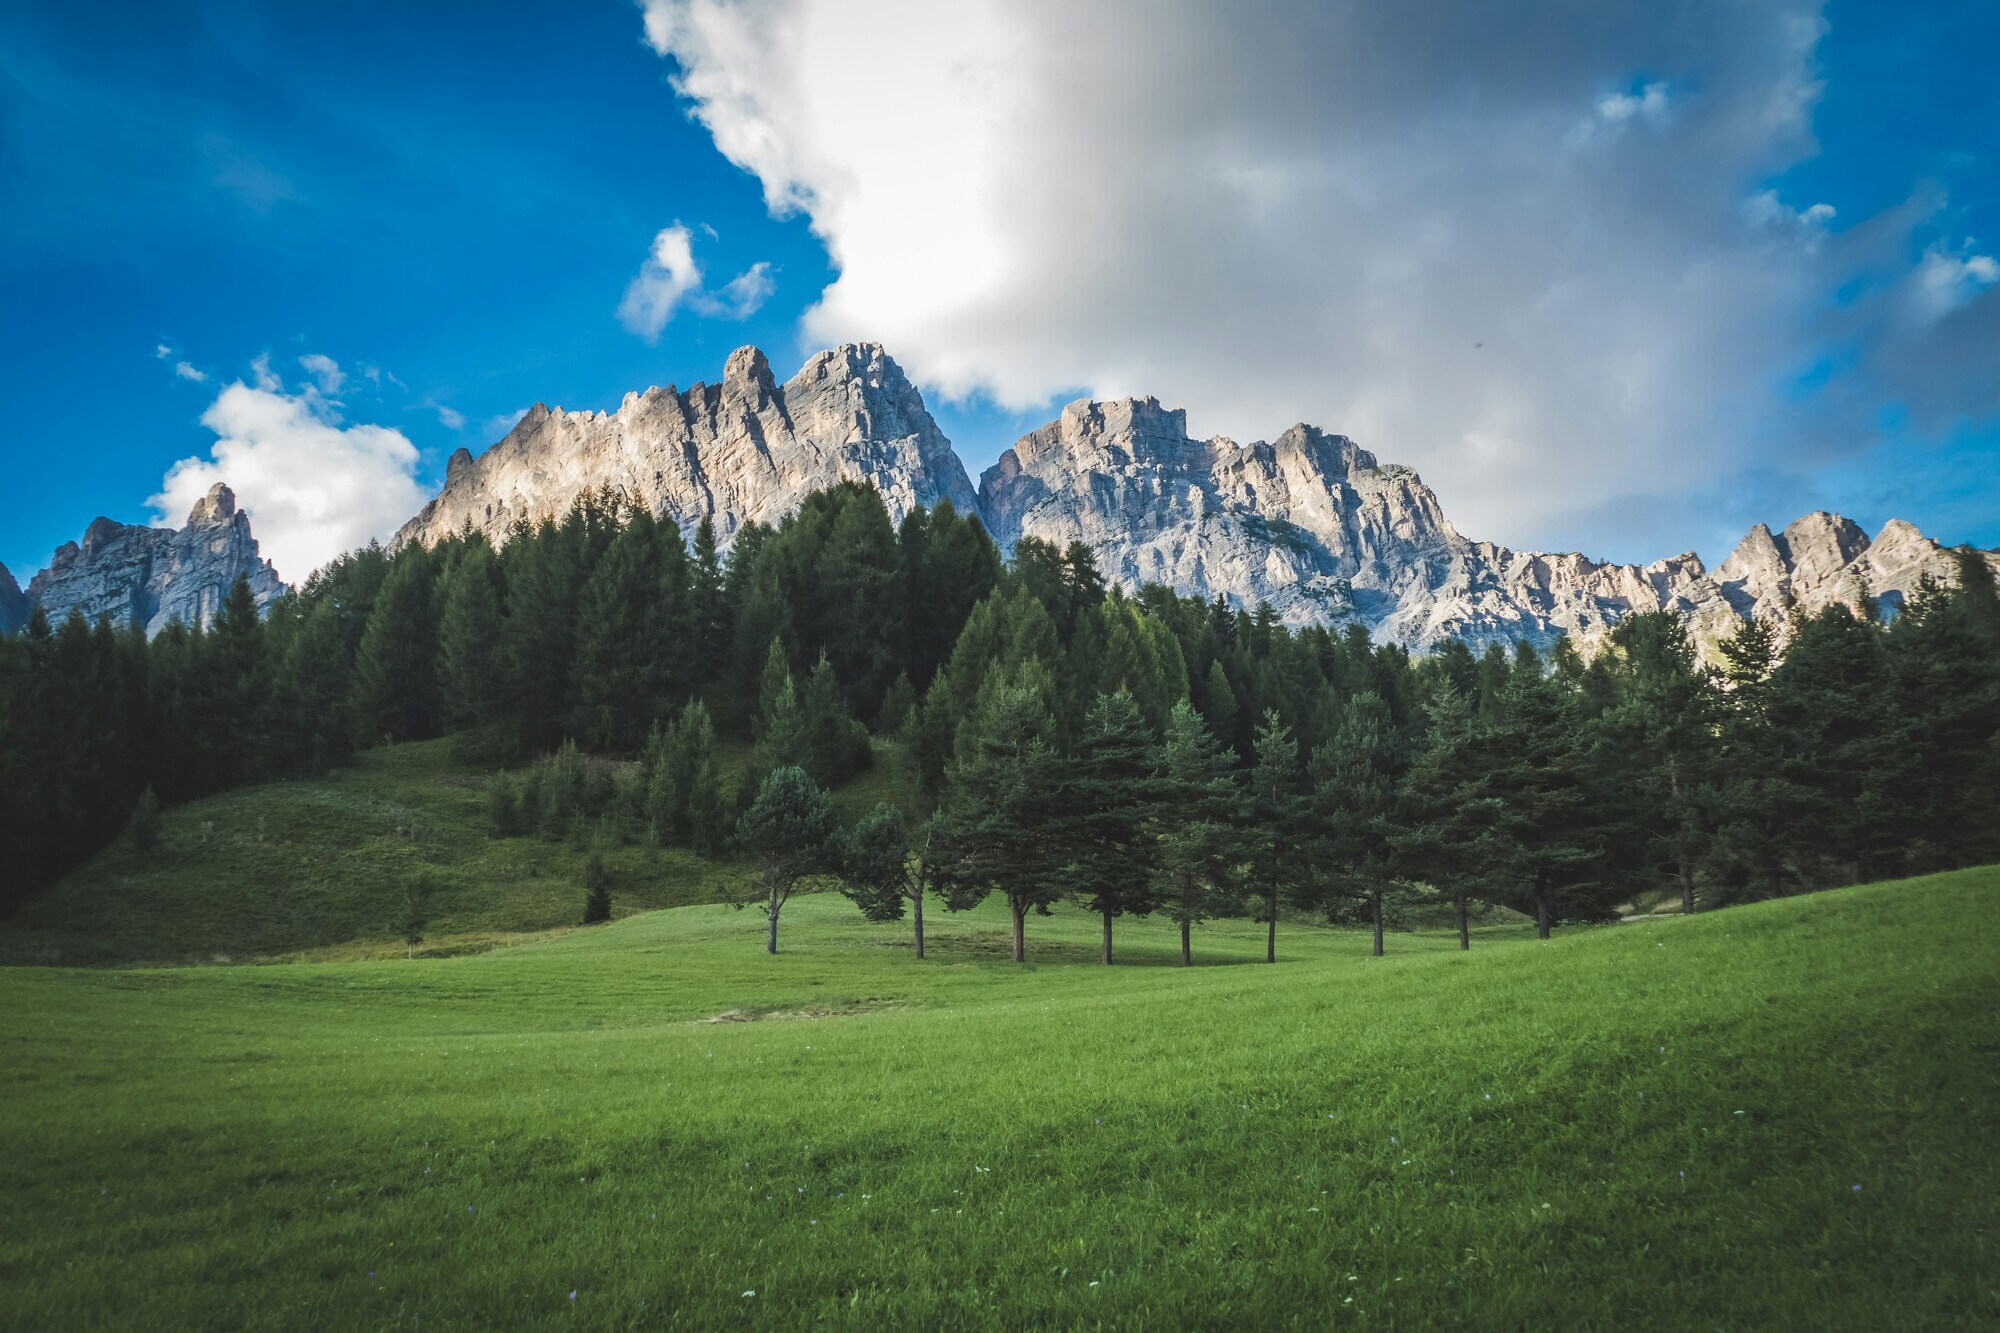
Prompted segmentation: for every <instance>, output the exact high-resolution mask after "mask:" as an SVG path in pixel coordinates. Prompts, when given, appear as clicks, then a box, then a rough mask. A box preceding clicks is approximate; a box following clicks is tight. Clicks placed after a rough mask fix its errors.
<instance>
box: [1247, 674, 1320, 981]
mask: <svg viewBox="0 0 2000 1333" xmlns="http://www.w3.org/2000/svg"><path fill="white" fill-rule="evenodd" d="M1251 748H1252V752H1253V753H1254V754H1255V756H1256V761H1255V762H1254V763H1253V764H1252V765H1251V768H1250V798H1251V810H1252V812H1253V816H1254V818H1255V820H1256V825H1257V838H1256V841H1255V843H1254V845H1253V848H1252V855H1251V860H1250V865H1251V871H1252V875H1253V877H1254V883H1255V885H1256V901H1257V910H1256V912H1255V914H1254V917H1255V919H1256V920H1258V921H1261V922H1263V923H1264V924H1265V931H1266V933H1265V943H1264V961H1265V962H1267V963H1275V962H1277V961H1278V909H1279V907H1280V905H1281V904H1282V903H1283V902H1284V901H1285V900H1287V899H1288V898H1292V897H1296V896H1297V895H1298V894H1299V893H1300V890H1301V888H1302V886H1303V883H1304V881H1303V880H1302V878H1301V873H1300V872H1301V869H1302V867H1301V866H1300V864H1299V857H1298V851H1297V846H1296V841H1297V837H1298V831H1299V829H1300V828H1301V827H1302V825H1303V824H1304V822H1305V813H1306V798H1305V792H1304V783H1305V774H1304V771H1303V770H1302V769H1301V768H1300V765H1299V743H1298V741H1297V740H1295V739H1293V736H1292V729H1291V728H1290V727H1288V726H1286V725H1285V723H1284V719H1283V718H1281V717H1279V716H1278V714H1277V711H1276V710H1275V709H1273V710H1266V712H1265V713H1264V719H1263V721H1262V722H1261V723H1259V724H1258V727H1257V738H1256V740H1255V742H1254V743H1253V744H1252V747H1251Z"/></svg>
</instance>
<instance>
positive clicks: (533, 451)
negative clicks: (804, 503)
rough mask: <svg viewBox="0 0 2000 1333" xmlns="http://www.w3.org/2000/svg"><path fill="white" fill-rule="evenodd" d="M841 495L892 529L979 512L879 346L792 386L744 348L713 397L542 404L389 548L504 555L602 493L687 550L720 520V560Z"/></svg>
mask: <svg viewBox="0 0 2000 1333" xmlns="http://www.w3.org/2000/svg"><path fill="white" fill-rule="evenodd" d="M841 481H866V482H869V483H871V484H873V485H874V486H875V487H876V489H878V490H880V491H881V492H882V497H883V499H884V500H886V501H887V502H888V506H889V512H890V515H891V516H892V517H893V518H895V519H896V520H898V521H901V519H902V516H903V515H904V514H906V513H908V512H909V511H910V510H911V509H913V508H915V507H916V506H918V505H935V504H936V503H937V502H938V501H940V500H950V501H951V502H952V503H953V504H954V505H955V506H957V507H958V508H959V509H961V510H963V511H965V512H971V511H973V510H974V509H976V508H977V505H978V498H977V496H975V495H974V493H973V490H972V482H971V480H970V479H969V478H968V477H967V476H966V475H965V468H964V466H963V465H962V464H961V463H960V462H959V461H958V455H957V454H956V453H954V452H953V451H952V447H951V441H949V440H947V439H946V438H945V437H944V433H943V432H942V431H940V430H939V429H938V427H937V423H936V422H935V421H933V420H931V414H930V413H929V411H927V410H926V409H925V407H924V399H923V395H922V394H920V393H918V392H917V389H916V386H915V385H913V384H911V383H910V381H909V379H908V378H907V377H905V376H904V374H903V371H902V368H901V367H900V366H898V365H897V364H896V362H895V361H894V360H893V359H892V358H891V357H890V356H889V354H888V353H887V352H885V351H883V350H882V348H881V347H879V346H877V345H876V344H873V343H859V344H848V345H846V346H843V347H836V348H834V349H833V350H831V351H827V352H821V353H820V354H819V355H817V356H815V357H813V358H812V359H811V360H810V361H808V362H806V364H805V366H804V367H803V368H802V369H801V370H800V371H799V373H798V374H796V375H794V376H792V378H791V379H789V380H787V381H786V382H785V383H783V384H778V383H777V382H776V381H775V380H774V379H773V378H772V375H771V366H770V363H769V362H768V361H766V360H765V358H764V354H763V353H762V352H760V351H758V350H757V349H756V348H754V347H744V348H739V349H738V350H737V351H736V352H734V353H733V354H731V356H730V358H729V361H728V364H727V365H725V366H724V367H723V371H722V381H721V383H719V384H706V383H703V384H696V385H695V386H694V387H693V388H691V389H688V390H686V391H685V392H682V391H680V390H677V389H675V388H674V387H673V386H672V385H668V386H667V387H666V388H664V389H658V388H655V389H648V390H646V392H644V393H643V394H641V393H628V394H626V395H625V401H624V402H623V403H622V404H620V406H619V408H618V410H617V411H616V412H565V411H564V410H562V409H561V408H555V409H554V410H551V409H549V408H548V407H545V406H543V405H542V404H540V403H537V404H535V406H534V408H533V409H532V410H531V411H529V413H528V414H527V415H526V416H524V417H522V418H521V420H520V422H519V424H517V425H516V426H515V427H514V429H513V430H511V431H509V432H508V434H507V437H506V438H505V439H503V440H501V441H500V442H499V443H498V444H496V445H494V446H493V447H492V448H491V449H488V450H487V451H486V452H485V453H483V454H481V455H480V456H479V457H477V458H474V457H473V456H472V455H471V454H470V453H468V452H466V451H465V450H463V449H461V450H459V451H458V452H457V453H456V454H454V455H452V457H451V461H450V463H449V464H448V466H447V469H446V476H445V484H444V489H443V490H442V491H440V492H439V493H438V497H437V498H436V499H435V500H433V501H431V502H430V503H429V504H427V505H425V506H424V508H423V512H421V513H419V514H418V515H417V516H416V517H415V518H413V519H411V520H410V521H409V522H408V523H407V524H405V525H404V526H403V529H402V530H401V531H400V532H398V533H397V534H396V540H397V542H399V543H401V542H407V541H421V542H425V543H433V542H436V541H438V540H440V539H441V538H443V537H446V536H449V535H450V534H452V533H455V532H458V531H459V530H461V529H462V528H463V527H464V526H465V525H466V524H467V523H470V524H471V525H472V526H473V527H474V528H476V529H478V530H479V531H481V532H484V533H486V534H487V535H488V536H489V537H491V538H493V539H494V540H495V541H496V542H501V541H504V540H505V539H506V535H507V529H508V528H509V527H510V526H512V525H513V524H514V522H515V521H517V520H519V519H527V520H529V521H531V522H533V521H538V520H540V519H543V518H549V517H554V516H559V515H561V514H562V513H563V512H564V511H565V510H567V509H568V508H569V507H570V505H571V504H572V503H573V502H574V501H575V500H576V499H577V498H578V497H579V496H581V495H584V494H586V493H587V492H590V491H594V490H598V489H600V488H604V487H609V488H610V489H611V490H613V491H614V492H617V493H619V494H622V495H624V496H626V497H627V498H629V499H630V500H632V501H634V502H637V503H640V504H644V505H646V506H648V507H650V508H651V509H652V511H653V512H654V513H655V514H658V515H660V516H662V517H665V518H668V519H671V520H672V521H673V522H675V523H676V524H678V525H679V526H680V528H681V530H682V532H683V533H684V534H687V535H690V536H691V535H692V534H693V533H694V530H695V529H696V527H698V526H699V525H700V523H701V520H702V519H703V518H704V517H708V516H712V517H713V518H714V519H715V529H716V537H717V540H718V541H719V542H720V543H721V544H722V545H724V546H727V545H728V544H729V542H730V540H731V539H732V538H734V536H735V535H736V532H737V530H738V529H739V528H741V527H742V525H743V524H745V523H747V522H750V521H752V520H755V521H757V522H762V523H772V522H775V521H777V520H778V519H780V518H782V517H783V516H784V515H785V514H787V513H789V512H791V511H792V510H793V509H795V508H796V507H797V506H798V503H799V501H800V500H801V499H803V498H804V497H805V496H806V495H807V494H808V493H810V492H812V491H814V490H819V489H822V488H824V487H827V486H831V485H833V484H835V483H836V482H841Z"/></svg>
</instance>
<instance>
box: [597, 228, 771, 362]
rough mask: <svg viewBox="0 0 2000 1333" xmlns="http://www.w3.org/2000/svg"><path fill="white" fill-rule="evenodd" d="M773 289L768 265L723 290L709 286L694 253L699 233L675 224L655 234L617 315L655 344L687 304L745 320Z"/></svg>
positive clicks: (711, 232)
mask: <svg viewBox="0 0 2000 1333" xmlns="http://www.w3.org/2000/svg"><path fill="white" fill-rule="evenodd" d="M702 230H703V231H704V232H706V233H707V234H708V235H709V236H710V237H711V238H712V237H713V236H714V235H715V230H714V228H712V227H709V226H708V225H707V224H703V226H702ZM771 291H772V282H771V266H770V265H769V264H764V263H759V264H753V265H751V266H750V268H748V269H746V270H745V271H744V272H742V273H739V274H737V275H736V276H735V277H734V278H731V279H730V280H729V281H728V282H727V283H725V284H724V285H723V287H722V290H721V291H719V292H708V291H706V290H704V289H703V287H702V273H701V265H699V264H698V263H696V262H695V257H694V236H693V234H692V233H691V232H690V231H689V230H688V229H687V228H686V227H685V226H683V225H682V224H680V223H678V222H676V223H674V225H673V226H671V227H663V228H661V229H660V232H659V234H658V235H656V236H654V237H653V244H652V246H651V248H650V249H649V250H648V252H647V254H646V262H645V263H644V264H642V265H641V266H640V268H639V275H638V276H637V277H635V278H633V279H632V282H631V285H629V286H628V287H626V289H625V299H624V300H623V301H622V302H620V303H619V306H618V318H619V321H620V322H621V323H623V324H624V325H625V327H626V328H628V329H630V330H631V331H632V332H634V333H636V334H638V335H639V336H640V337H642V338H644V339H646V341H648V342H652V341H654V340H655V339H657V338H658V337H659V336H660V330H661V329H664V328H665V327H666V326H667V321H668V320H670V319H672V318H673V317H674V311H675V310H677V309H679V308H680V307H681V306H683V305H685V306H686V307H687V308H688V309H690V310H693V311H694V312H695V313H697V314H701V315H707V316H710V317H713V318H719V319H745V318H748V317H749V316H750V315H751V314H754V313H755V312H756V310H757V309H758V307H760V306H762V305H763V304H764V302H765V300H766V299H768V298H769V297H770V295H771Z"/></svg>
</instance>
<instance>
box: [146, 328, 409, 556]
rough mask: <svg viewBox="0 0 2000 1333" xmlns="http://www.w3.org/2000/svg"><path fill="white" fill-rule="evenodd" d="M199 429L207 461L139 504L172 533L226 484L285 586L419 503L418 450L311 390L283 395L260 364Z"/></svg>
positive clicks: (180, 467) (173, 476)
mask: <svg viewBox="0 0 2000 1333" xmlns="http://www.w3.org/2000/svg"><path fill="white" fill-rule="evenodd" d="M308 359H309V358H308ZM329 364H330V363H329ZM201 422H202V425H204V426H206V427H208V428H209V429H210V430H212V431H214V432H215V434H216V436H217V439H216V442H215V444H214V446H213V447H212V448H211V449H210V450H209V453H208V457H206V458H184V459H182V460H181V461H180V462H178V463H175V464H174V465H173V467H172V468H170V469H168V471H167V475H166V478H165V480H164V481H163V482H162V483H161V489H160V493H159V494H158V495H155V496H153V497H152V499H151V500H149V501H148V502H147V503H148V504H149V505H150V506H151V507H152V509H153V510H154V511H155V513H156V514H157V515H158V521H159V522H161V523H164V524H174V525H178V524H180V523H181V522H183V521H184V520H185V518H186V516H187V512H188V510H189V509H191V508H192V507H193V506H194V503H195V501H196V500H199V499H200V498H201V497H202V496H203V495H205V494H206V493H207V492H208V489H209V487H211V486H213V485H214V484H215V483H216V482H218V481H222V482H227V483H229V486H230V488H231V489H233V490H234V491H235V492H236V499H237V503H238V504H240V505H241V506H242V507H243V508H244V509H246V510H248V511H249V512H250V516H251V523H252V526H253V530H254V531H255V533H256V537H257V541H258V544H259V546H260V547H261V549H262V550H263V553H264V555H265V556H266V557H267V558H268V559H270V561H271V562H272V564H274V565H276V566H277V569H278V573H279V575H280V576H281V577H283V578H285V579H286V580H288V581H290V582H293V583H298V582H302V581H303V580H304V579H306V578H307V577H308V576H309V575H311V574H312V572H313V571H314V570H316V569H318V568H319V567H320V566H322V565H324V564H326V563H327V562H328V561H330V560H332V559H333V558H334V557H335V556H337V555H340V554H341V553H342V552H344V551H349V550H352V549H353V548H355V547H357V546H362V545H366V544H367V542H368V541H369V540H370V539H373V538H384V537H387V536H389V535H390V534H392V533H394V532H395V530H396V529H397V528H398V527H400V526H401V525H402V523H403V521H404V520H406V519H407V518H409V517H410V515H412V514H414V513H415V512H416V511H417V509H418V508H419V507H420V506H421V505H422V504H423V502H424V499H425V495H424V492H423V490H422V489H421V488H420V487H419V486H418V485H417V482H416V478H415V472H416V467H417V448H416V446H415V445H414V444H412V443H410V441H409V440H408V439H407V438H405V437H404V435H403V434H402V432H400V431H396V430H391V429H389V428H387V427H384V426H370V425H352V426H350V425H344V424H343V423H342V422H341V420H340V418H339V416H338V415H337V414H336V413H335V412H334V410H333V408H332V406H331V405H330V404H329V403H328V402H327V401H326V399H325V398H324V397H323V396H322V395H321V394H320V392H319V388H318V386H317V385H308V386H305V387H304V388H302V389H300V390H299V391H297V392H295V393H294V392H288V391H287V390H286V389H285V386H284V385H283V383H282V382H280V381H279V379H278V377H277V376H276V375H274V374H272V373H271V370H270V365H269V361H268V359H267V358H261V357H260V358H259V359H258V363H257V364H256V365H255V366H253V382H252V383H249V384H246V383H244V382H242V381H240V380H238V381H235V382H232V383H230V384H229V385H227V386H225V387H224V388H223V390H222V392H221V393H220V394H218V395H217V397H216V399H215V401H214V402H213V403H212V404H210V406H209V408H208V410H207V411H206V412H204V413H203V414H202V418H201Z"/></svg>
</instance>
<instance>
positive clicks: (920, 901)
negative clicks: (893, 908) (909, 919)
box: [916, 886, 924, 958]
mask: <svg viewBox="0 0 2000 1333" xmlns="http://www.w3.org/2000/svg"><path fill="white" fill-rule="evenodd" d="M916 904H917V957H919V958H922V957H923V956H924V891H923V888H922V887H921V886H919V887H918V889H917V897H916Z"/></svg>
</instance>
